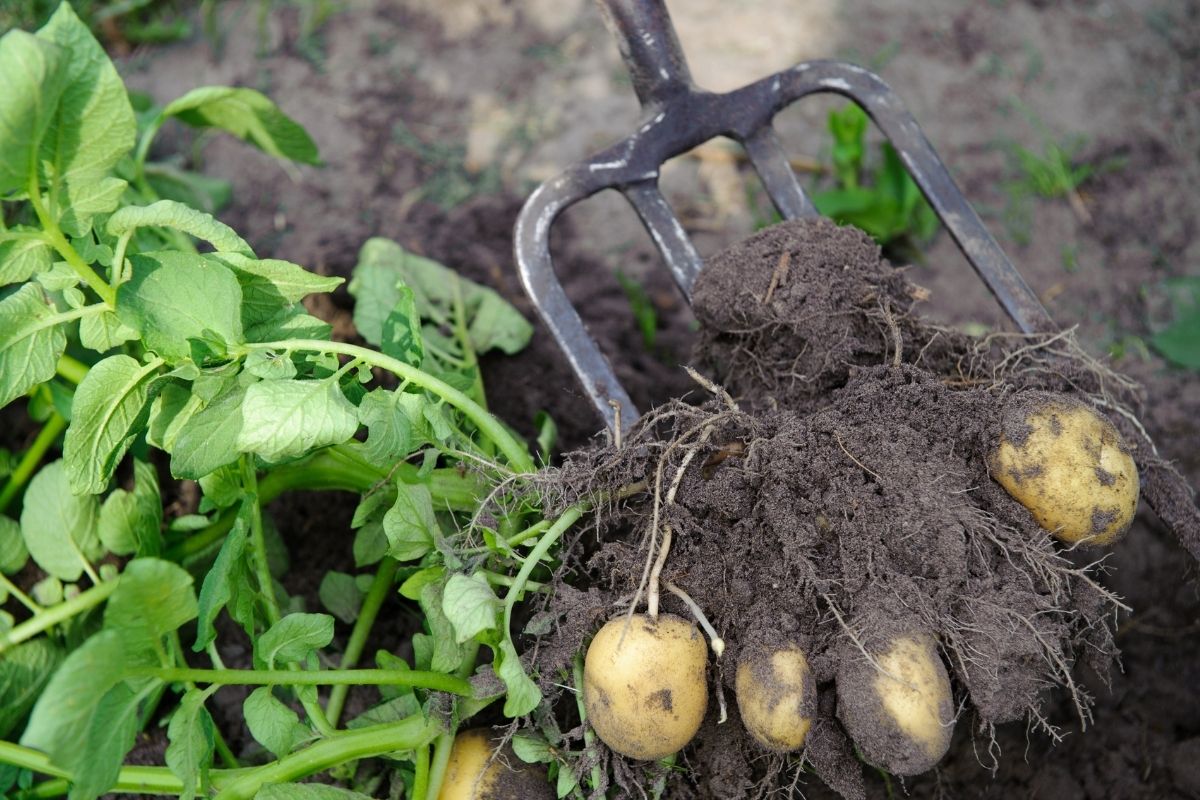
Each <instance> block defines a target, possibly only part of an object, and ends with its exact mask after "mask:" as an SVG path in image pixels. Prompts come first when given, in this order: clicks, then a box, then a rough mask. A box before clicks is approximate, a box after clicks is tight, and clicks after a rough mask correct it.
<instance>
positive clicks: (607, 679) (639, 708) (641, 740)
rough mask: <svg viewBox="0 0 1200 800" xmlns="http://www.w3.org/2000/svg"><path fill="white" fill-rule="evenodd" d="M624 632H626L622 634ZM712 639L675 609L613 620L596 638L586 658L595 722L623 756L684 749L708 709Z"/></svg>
mask: <svg viewBox="0 0 1200 800" xmlns="http://www.w3.org/2000/svg"><path fill="white" fill-rule="evenodd" d="M622 635H623V636H624V639H622ZM707 664H708V646H707V645H706V644H705V642H704V637H703V636H701V635H700V631H699V630H698V629H697V628H696V626H695V625H693V624H692V623H690V622H688V621H687V620H684V619H680V618H679V617H676V616H673V615H671V614H661V615H659V617H658V621H657V622H655V621H654V620H653V619H651V618H650V617H648V616H646V615H644V614H635V615H634V616H633V618H632V620H630V621H629V623H628V626H626V618H625V617H624V616H621V617H618V618H617V619H614V620H611V621H610V622H608V623H607V624H606V625H605V626H604V627H603V628H601V629H600V632H599V633H597V634H596V636H595V638H594V639H592V643H591V645H589V646H588V650H587V656H586V657H585V659H584V665H583V699H584V703H585V708H586V710H587V715H588V722H590V723H591V724H592V727H593V728H594V729H595V730H596V734H597V735H598V736H599V737H600V739H601V740H602V741H603V742H604V743H605V744H606V745H608V746H609V747H610V748H612V749H613V750H615V751H616V752H618V753H620V754H621V755H624V756H629V757H630V758H637V759H643V760H649V759H658V758H665V757H666V756H669V755H671V754H672V753H677V752H679V750H681V749H682V748H683V746H684V745H686V744H687V743H688V742H690V741H691V740H692V737H693V736H695V735H696V731H698V730H699V729H700V723H701V722H702V721H703V720H704V712H705V710H706V709H707V708H708V682H707V680H706V678H705V668H706V666H707Z"/></svg>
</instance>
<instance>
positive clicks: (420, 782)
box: [412, 745, 429, 797]
mask: <svg viewBox="0 0 1200 800" xmlns="http://www.w3.org/2000/svg"><path fill="white" fill-rule="evenodd" d="M428 792H429V745H424V746H423V747H418V748H417V752H416V754H415V755H414V757H413V788H412V795H413V797H425V796H426V794H428Z"/></svg>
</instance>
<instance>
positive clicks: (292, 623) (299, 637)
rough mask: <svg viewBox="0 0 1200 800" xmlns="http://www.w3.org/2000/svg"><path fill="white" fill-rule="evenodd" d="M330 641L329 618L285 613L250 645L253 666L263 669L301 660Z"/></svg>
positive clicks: (331, 619)
mask: <svg viewBox="0 0 1200 800" xmlns="http://www.w3.org/2000/svg"><path fill="white" fill-rule="evenodd" d="M332 641H333V617H331V616H329V615H328V614H288V615H287V616H286V617H284V618H283V619H281V620H279V622H276V623H275V624H274V625H272V626H271V627H270V628H269V629H268V630H267V631H266V633H264V634H263V635H262V636H260V637H258V640H257V641H256V642H255V643H254V660H255V663H257V664H259V665H260V666H261V667H264V668H266V669H275V668H276V667H277V666H281V665H283V664H291V663H295V662H297V661H304V660H306V659H307V658H308V656H309V654H310V653H312V652H313V651H315V650H318V649H320V648H322V647H325V646H327V645H328V644H329V643H330V642H332Z"/></svg>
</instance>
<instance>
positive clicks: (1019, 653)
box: [537, 220, 1200, 798]
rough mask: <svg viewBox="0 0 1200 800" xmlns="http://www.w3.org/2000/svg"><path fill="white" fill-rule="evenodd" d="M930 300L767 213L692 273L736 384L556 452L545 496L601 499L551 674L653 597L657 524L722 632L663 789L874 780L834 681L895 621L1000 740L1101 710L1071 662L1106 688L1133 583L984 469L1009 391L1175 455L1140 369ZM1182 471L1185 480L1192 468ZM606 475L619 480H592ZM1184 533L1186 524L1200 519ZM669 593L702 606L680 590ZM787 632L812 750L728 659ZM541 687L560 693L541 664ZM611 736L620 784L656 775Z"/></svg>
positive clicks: (730, 381) (727, 789) (843, 787)
mask: <svg viewBox="0 0 1200 800" xmlns="http://www.w3.org/2000/svg"><path fill="white" fill-rule="evenodd" d="M922 296H923V292H922V291H921V290H920V289H919V288H918V287H915V286H914V285H913V284H911V283H910V282H909V281H908V280H907V279H906V278H905V276H904V274H903V272H902V271H900V270H896V269H893V268H892V267H891V266H890V265H888V264H887V262H885V261H883V260H881V258H880V253H879V250H878V248H877V247H876V246H875V245H874V244H873V243H872V242H871V241H870V240H869V239H867V238H866V237H865V236H864V235H863V234H861V233H860V232H858V231H857V230H855V229H850V228H839V227H837V226H836V225H834V224H832V223H830V222H828V221H823V220H822V221H800V222H790V223H784V224H781V225H778V226H775V227H774V228H771V229H768V230H765V231H763V232H760V233H759V234H757V235H756V236H754V237H752V238H751V239H749V240H747V241H746V242H744V243H743V244H741V245H738V246H737V247H735V248H732V249H730V250H729V251H726V252H725V253H722V254H721V255H719V256H717V257H716V258H714V259H712V260H711V262H710V263H709V265H708V266H706V269H705V271H704V272H703V273H702V275H701V279H700V281H699V282H698V283H697V287H696V294H695V303H696V313H697V317H698V318H699V319H700V321H701V323H702V325H704V326H705V327H704V329H703V330H702V332H701V340H700V346H699V349H698V353H697V360H698V361H699V362H701V363H703V364H705V365H706V366H708V367H709V368H710V369H711V371H712V374H714V375H716V376H717V378H718V380H719V383H720V384H721V385H716V384H713V383H711V382H709V381H708V380H707V379H704V378H698V380H699V381H700V382H701V384H702V385H703V386H705V388H706V389H707V391H708V392H709V393H710V394H711V399H710V400H709V401H708V402H706V403H703V404H701V405H688V404H685V403H683V402H679V401H676V402H672V403H668V404H667V405H665V406H662V407H660V408H658V409H657V410H655V411H654V412H652V413H650V414H648V415H646V417H644V418H643V419H642V420H641V421H640V422H639V423H638V425H637V426H636V427H635V428H634V430H633V431H632V432H631V433H630V434H629V435H628V436H627V437H626V438H625V440H624V441H623V442H622V443H621V444H620V446H619V447H618V446H615V445H610V446H605V447H598V448H592V449H588V450H583V451H578V452H575V453H573V454H570V455H569V456H568V457H567V459H566V460H565V462H564V464H563V466H562V467H561V468H560V469H558V470H555V471H551V472H548V473H546V474H544V476H543V478H542V480H543V481H544V485H542V486H541V487H539V488H540V490H541V491H543V492H544V493H547V494H553V493H557V496H558V497H559V498H560V499H561V502H562V503H563V504H566V503H570V502H576V501H579V500H583V499H588V500H592V501H593V502H598V503H600V504H601V508H602V510H601V511H600V512H598V513H597V514H596V527H595V534H596V535H595V536H582V537H580V538H579V539H578V540H577V541H576V542H574V543H573V546H571V547H570V548H569V549H568V550H567V551H566V553H567V555H566V558H565V562H564V566H565V569H567V570H571V571H572V572H573V573H575V574H574V575H573V577H572V582H573V583H575V584H576V585H580V577H581V574H582V575H585V576H587V578H586V585H590V587H591V588H590V590H589V591H588V592H586V593H583V592H579V591H574V590H572V591H563V592H557V593H556V595H555V597H554V599H553V600H552V601H551V605H550V608H549V615H550V616H552V617H553V618H554V619H556V620H557V621H558V625H557V628H556V630H555V631H554V632H553V633H552V634H550V635H549V636H546V637H543V638H542V639H541V641H540V642H539V644H538V649H537V653H538V655H537V662H538V667H539V672H540V674H542V675H543V676H555V675H558V674H560V670H563V669H566V668H567V667H568V665H569V663H570V659H571V657H572V655H573V654H574V653H575V652H577V651H578V650H579V648H580V647H581V646H582V645H583V644H584V642H585V641H586V640H587V638H588V637H589V636H590V635H591V634H592V633H594V631H595V630H596V628H597V627H598V625H599V624H602V622H603V621H604V620H605V619H608V618H612V617H615V616H617V615H618V614H620V613H624V612H626V611H627V610H628V609H629V607H630V605H631V603H632V604H633V605H634V606H638V605H640V604H641V602H642V601H644V599H645V597H646V594H647V592H648V591H652V590H653V588H654V587H653V586H648V585H647V581H646V577H645V576H646V574H647V569H646V565H647V563H648V561H649V560H651V559H653V557H654V552H655V548H656V547H658V546H659V544H660V543H661V542H662V541H663V539H664V536H663V532H664V531H666V530H668V529H669V530H670V531H671V533H672V544H671V549H670V550H669V557H668V558H667V559H666V562H665V568H664V569H663V571H662V580H663V583H664V585H665V584H667V583H668V582H669V583H671V584H674V585H677V586H678V587H679V588H681V589H683V590H684V591H685V592H686V593H688V594H690V595H691V596H692V597H693V598H695V599H696V600H697V601H698V602H699V603H700V605H701V606H702V607H703V609H704V611H705V613H706V614H707V615H708V617H709V619H710V620H711V621H712V623H713V625H714V626H715V627H716V630H717V631H718V632H719V633H720V635H721V636H722V637H723V638H724V640H725V644H726V651H725V654H724V655H723V656H722V657H721V658H720V659H713V660H712V661H711V662H710V678H711V679H712V680H713V681H714V685H713V686H712V692H713V693H714V696H716V697H721V698H722V699H721V702H719V703H711V704H710V709H711V710H710V712H709V717H710V719H709V720H708V721H707V722H706V724H705V726H704V727H703V728H702V729H701V732H700V733H699V734H698V736H697V738H696V739H695V740H694V742H693V743H692V745H690V746H689V749H688V750H685V754H684V756H683V758H685V760H686V761H688V763H691V764H692V765H693V766H694V767H695V768H694V769H691V770H687V771H680V772H676V773H671V777H670V786H669V787H668V789H667V796H670V797H673V798H674V797H680V798H687V797H704V798H709V797H743V796H755V795H756V794H758V795H763V796H765V795H770V794H772V793H773V792H778V791H783V793H784V794H785V795H786V794H787V792H788V791H790V790H793V789H803V790H804V791H808V789H809V788H812V785H811V775H810V774H808V773H813V772H815V773H816V775H817V776H818V777H819V778H820V779H821V780H822V781H823V782H824V783H825V785H826V786H828V787H830V788H832V789H834V790H835V791H837V792H838V793H839V794H840V795H842V796H843V797H847V798H853V797H862V796H863V793H864V789H863V786H864V782H863V776H862V769H863V766H864V765H863V762H862V761H860V760H858V759H856V758H855V757H854V755H853V753H854V749H853V745H852V744H851V742H850V740H849V737H848V736H847V735H846V733H845V730H844V728H843V726H842V724H841V723H840V722H839V717H838V708H837V707H838V698H837V692H838V690H839V687H838V685H837V684H836V681H835V678H836V676H837V675H838V674H839V672H854V670H845V669H844V668H845V666H846V665H847V663H852V664H857V663H858V662H862V663H863V664H870V663H873V661H874V659H875V657H876V656H877V655H879V654H880V653H881V652H883V651H884V650H886V648H887V647H888V645H889V643H890V642H891V641H893V640H894V638H895V637H896V636H909V635H920V636H932V637H933V638H934V640H936V642H937V645H938V647H937V651H938V654H939V657H940V658H941V659H942V661H943V663H944V665H945V667H946V669H947V671H948V672H949V674H950V676H951V682H952V685H953V691H954V708H955V709H956V710H957V726H958V727H959V728H960V729H967V730H968V732H969V733H970V735H972V736H973V737H975V738H977V739H980V740H981V741H979V747H980V753H981V758H983V759H984V760H985V761H987V760H988V759H991V758H993V757H994V756H993V754H992V753H991V751H990V750H989V747H988V742H989V741H994V732H995V726H996V725H999V724H1002V723H1006V722H1012V721H1016V720H1024V721H1025V722H1026V723H1027V724H1028V725H1029V726H1031V727H1034V728H1039V729H1041V730H1043V731H1045V732H1046V733H1048V734H1049V735H1050V737H1051V738H1053V739H1055V740H1058V739H1059V738H1061V736H1062V735H1063V733H1064V730H1063V726H1062V725H1061V724H1060V723H1059V721H1058V720H1054V721H1052V717H1053V715H1052V714H1051V713H1050V711H1049V709H1050V708H1052V707H1054V706H1055V704H1056V702H1057V701H1058V700H1059V699H1060V698H1061V697H1066V698H1067V700H1068V703H1069V704H1070V706H1071V707H1072V708H1073V711H1074V726H1077V727H1080V728H1086V727H1087V725H1088V723H1089V722H1090V720H1091V712H1090V709H1091V706H1092V697H1091V696H1090V694H1089V691H1088V688H1087V686H1085V685H1083V683H1082V682H1081V681H1080V680H1079V679H1078V677H1077V669H1076V667H1077V664H1085V665H1086V666H1087V669H1088V670H1089V675H1091V676H1094V677H1095V678H1096V679H1097V680H1096V681H1093V682H1092V683H1093V684H1094V683H1099V684H1100V685H1103V683H1104V682H1105V681H1106V676H1107V674H1108V672H1109V670H1110V668H1111V667H1112V666H1113V665H1114V664H1115V662H1116V658H1117V655H1118V651H1117V647H1116V642H1115V640H1114V636H1113V630H1112V625H1113V624H1114V622H1115V619H1116V612H1117V610H1118V609H1120V608H1122V607H1123V605H1122V603H1121V601H1120V598H1118V597H1117V596H1116V595H1115V594H1113V593H1112V592H1110V591H1109V590H1108V589H1106V588H1105V586H1104V582H1103V576H1102V571H1101V570H1100V569H1099V568H1098V566H1097V565H1096V564H1095V563H1090V562H1094V561H1096V559H1097V558H1098V554H1097V553H1096V551H1086V552H1075V551H1068V550H1066V549H1064V548H1063V547H1062V546H1061V545H1060V544H1059V543H1058V542H1057V541H1056V540H1054V539H1053V538H1052V537H1051V535H1050V534H1049V533H1048V532H1047V531H1045V530H1043V529H1042V528H1040V527H1039V526H1038V524H1037V522H1036V521H1035V520H1034V518H1033V517H1032V515H1031V514H1030V513H1029V511H1027V510H1026V509H1025V508H1024V507H1023V506H1021V505H1020V504H1019V503H1018V502H1017V501H1016V500H1014V499H1013V498H1012V497H1011V496H1009V495H1008V493H1007V492H1005V491H1004V489H1003V488H1002V487H1001V486H1000V485H999V484H997V483H996V482H995V481H994V480H993V479H992V478H991V476H990V475H989V473H988V466H987V465H988V454H989V453H990V452H992V451H993V450H994V448H995V446H996V442H997V439H998V436H999V424H1000V420H1001V418H1002V416H1003V411H1004V409H1005V407H1006V406H1008V405H1009V404H1012V403H1020V402H1028V401H1029V398H1030V397H1033V396H1035V395H1036V394H1037V393H1041V392H1046V391H1051V392H1059V393H1066V394H1071V395H1073V396H1075V397H1077V398H1078V399H1080V400H1082V401H1084V402H1088V403H1090V404H1091V405H1092V406H1093V407H1098V408H1099V409H1100V410H1101V411H1109V412H1110V413H1109V416H1110V417H1112V418H1114V422H1117V423H1118V424H1119V426H1120V427H1121V429H1122V432H1123V434H1124V435H1125V436H1126V437H1127V439H1128V440H1130V441H1131V442H1132V444H1133V445H1134V446H1135V455H1136V457H1137V459H1138V461H1139V466H1140V467H1141V468H1142V470H1143V474H1146V473H1148V472H1149V471H1150V470H1149V469H1148V468H1152V469H1158V470H1160V475H1159V477H1163V476H1165V478H1164V480H1167V481H1168V482H1169V481H1171V480H1175V479H1178V475H1177V474H1175V473H1173V472H1171V470H1170V468H1169V467H1167V466H1166V465H1165V464H1163V463H1162V462H1161V461H1159V460H1157V456H1156V455H1155V454H1154V451H1153V449H1152V445H1151V444H1150V443H1149V442H1148V441H1147V440H1145V439H1144V438H1137V437H1138V435H1139V432H1138V430H1137V429H1136V427H1137V426H1136V423H1133V422H1132V420H1135V419H1136V417H1134V416H1133V413H1132V412H1130V411H1129V410H1128V408H1127V405H1126V404H1130V403H1136V402H1137V399H1138V398H1137V392H1136V387H1135V386H1133V385H1132V384H1131V383H1129V382H1128V381H1126V380H1124V379H1123V378H1121V377H1120V376H1117V375H1115V374H1113V373H1111V372H1109V371H1108V370H1106V369H1105V368H1104V367H1103V366H1102V365H1099V364H1098V363H1096V362H1095V361H1094V360H1091V359H1089V358H1088V357H1087V356H1086V355H1085V354H1084V353H1083V352H1082V351H1081V350H1080V349H1079V348H1078V347H1077V345H1075V344H1074V339H1073V338H1072V336H1071V335H1070V333H1069V332H1067V333H1063V334H1055V335H1046V336H1039V337H1027V336H1014V335H1004V334H998V335H994V336H992V337H988V338H985V339H980V340H976V339H971V338H969V337H967V336H965V335H963V334H960V333H955V332H952V331H948V330H944V329H939V328H936V327H933V326H929V325H927V324H926V323H924V322H923V321H922V320H921V319H920V318H919V317H917V316H916V315H915V314H914V313H913V309H914V306H915V304H916V303H917V302H918V301H919V300H920V299H921V298H922ZM722 386H723V387H725V388H722ZM1131 431H1132V432H1131ZM1144 482H1145V483H1146V484H1147V485H1148V484H1150V483H1151V481H1150V480H1146V479H1144ZM629 487H645V488H644V490H642V491H636V490H630V488H629ZM1181 487H1182V488H1181ZM1171 491H1177V492H1182V495H1180V496H1188V495H1187V487H1186V485H1183V484H1182V481H1181V480H1179V485H1175V486H1174V487H1173V488H1172V490H1171ZM613 496H626V497H627V499H625V500H622V501H621V502H611V501H608V502H606V501H603V500H602V498H605V497H613ZM1189 497H1190V496H1189ZM1191 510H1192V513H1193V514H1194V511H1195V507H1194V505H1192V506H1191ZM1181 514H1182V516H1181V518H1182V519H1184V520H1185V522H1186V520H1187V519H1188V517H1187V511H1186V509H1185V510H1183V511H1182V512H1181ZM1193 519H1194V516H1193ZM1185 527H1186V526H1185ZM1177 533H1179V535H1180V537H1181V538H1182V539H1184V541H1185V543H1186V542H1187V541H1188V537H1189V536H1190V537H1193V538H1195V537H1197V535H1198V533H1200V531H1197V529H1196V528H1195V527H1192V528H1188V529H1186V530H1177ZM661 602H662V607H663V609H664V610H665V611H667V612H670V613H674V614H679V615H681V616H685V617H687V616H689V611H688V609H687V608H686V607H685V606H684V604H683V603H682V602H681V601H679V600H678V599H676V597H675V596H673V595H672V594H669V593H667V592H665V591H664V592H663V593H662V600H661ZM789 645H793V646H798V647H800V648H801V649H802V650H803V651H804V652H805V653H806V654H807V656H808V660H809V663H810V665H811V667H812V670H813V675H814V677H815V679H816V681H817V685H818V689H819V703H818V705H819V708H820V711H819V713H818V718H817V720H816V723H815V725H814V727H813V731H812V733H811V734H810V739H809V741H808V743H807V745H806V749H805V750H803V751H801V752H800V753H797V754H792V755H778V754H771V753H767V752H766V751H764V750H762V749H761V748H759V747H758V746H756V745H755V744H754V742H753V741H752V740H751V738H750V737H749V736H748V735H747V734H746V733H745V731H744V730H743V728H742V726H741V724H740V721H739V720H738V717H737V711H736V702H735V699H734V675H735V673H736V665H737V663H738V659H739V657H740V656H741V654H742V653H743V652H745V653H750V652H756V651H758V650H760V649H761V648H766V649H772V648H779V647H783V646H789ZM1089 685H1092V684H1089ZM542 689H543V690H544V691H545V692H546V693H547V694H548V695H549V696H555V695H556V694H558V693H561V688H558V687H556V686H555V684H554V683H553V682H552V678H551V679H548V680H546V681H544V682H543V685H542ZM1047 689H1054V690H1055V691H1047ZM726 707H727V710H728V716H729V721H728V722H726V723H724V724H718V723H717V715H718V714H719V713H720V712H719V710H718V709H719V708H726ZM877 733H878V735H879V736H883V735H885V732H884V731H882V730H880V731H878V732H877ZM862 736H863V734H861V733H860V738H861V737H862ZM868 738H869V736H868ZM854 744H855V745H857V746H858V750H859V752H860V753H870V752H880V751H881V748H880V747H879V746H877V745H880V743H879V742H873V741H866V740H863V741H858V742H855V743H854ZM883 749H884V750H886V747H885V748H883ZM689 752H694V753H695V754H696V757H695V760H694V761H692V760H690V759H687V758H686V754H687V753H689ZM607 758H611V759H613V762H614V763H613V766H614V767H617V768H616V769H615V770H614V774H615V775H616V778H617V780H618V783H619V784H620V785H622V786H623V787H624V788H625V789H626V790H628V791H630V792H631V793H633V792H635V791H636V789H635V786H649V785H652V782H653V780H654V775H657V774H658V773H657V772H655V773H654V774H653V775H652V774H651V772H646V771H645V769H643V766H644V765H638V764H636V763H626V764H624V765H619V764H617V763H616V762H619V761H620V759H619V758H616V757H612V756H611V754H609V755H608V756H607ZM646 769H650V768H649V767H646ZM806 781H808V782H809V786H808V787H805V782H806ZM631 796H632V795H631Z"/></svg>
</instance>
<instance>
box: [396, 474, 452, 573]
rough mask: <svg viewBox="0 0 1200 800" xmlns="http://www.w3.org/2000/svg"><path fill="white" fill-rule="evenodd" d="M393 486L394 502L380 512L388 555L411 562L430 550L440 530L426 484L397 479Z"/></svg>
mask: <svg viewBox="0 0 1200 800" xmlns="http://www.w3.org/2000/svg"><path fill="white" fill-rule="evenodd" d="M396 489H397V492H396V502H395V503H394V504H393V505H392V507H391V508H389V509H388V511H387V513H386V514H384V515H383V532H384V534H385V535H386V536H387V538H388V544H389V545H390V546H389V548H388V554H389V555H390V556H391V557H392V558H394V559H396V560H397V561H414V560H416V559H418V558H420V557H421V556H423V555H425V554H426V553H428V552H429V551H430V550H432V549H433V545H434V542H435V541H436V540H437V537H438V536H440V535H441V531H440V530H439V528H438V523H437V517H435V516H434V514H433V499H432V497H431V495H430V494H429V489H428V488H427V487H426V486H424V485H423V484H408V483H404V482H403V481H397V482H396Z"/></svg>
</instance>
